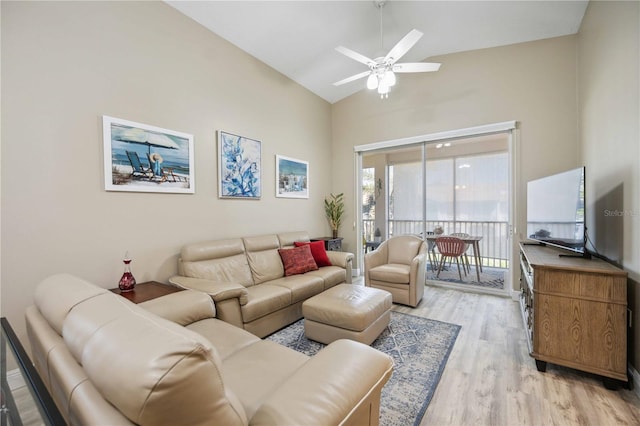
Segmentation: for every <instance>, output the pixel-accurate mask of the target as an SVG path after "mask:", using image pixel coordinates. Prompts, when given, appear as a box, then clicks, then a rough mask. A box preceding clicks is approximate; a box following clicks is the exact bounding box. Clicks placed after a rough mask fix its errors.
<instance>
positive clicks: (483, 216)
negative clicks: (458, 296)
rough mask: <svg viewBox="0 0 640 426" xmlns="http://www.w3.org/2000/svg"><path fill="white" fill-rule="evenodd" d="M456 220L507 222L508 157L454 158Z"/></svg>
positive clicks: (500, 155)
mask: <svg viewBox="0 0 640 426" xmlns="http://www.w3.org/2000/svg"><path fill="white" fill-rule="evenodd" d="M455 164H456V185H455V191H456V220H460V221H478V222H480V221H488V222H493V221H502V222H506V221H507V220H508V215H509V214H508V202H509V199H508V189H509V188H508V187H507V183H508V176H507V174H508V163H507V153H497V154H487V155H476V156H473V157H458V158H456V163H455Z"/></svg>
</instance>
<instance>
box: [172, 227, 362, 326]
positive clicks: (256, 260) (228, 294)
mask: <svg viewBox="0 0 640 426" xmlns="http://www.w3.org/2000/svg"><path fill="white" fill-rule="evenodd" d="M295 241H301V242H302V241H309V235H308V234H307V233H306V232H288V233H283V234H270V235H260V236H254V237H243V238H234V239H226V240H215V241H205V242H200V243H194V244H188V245H185V246H184V247H183V248H182V250H181V253H180V259H179V260H178V274H179V275H178V276H175V277H172V278H171V279H170V280H169V281H170V282H171V283H173V284H175V285H177V286H179V287H182V288H186V289H193V290H199V291H203V292H205V293H208V294H209V295H211V297H212V298H213V300H214V301H215V304H216V310H217V316H218V318H219V319H221V320H223V321H226V322H228V323H230V324H233V325H235V326H237V327H240V328H244V329H245V330H248V331H250V332H251V333H253V334H255V335H256V336H258V337H264V336H267V335H269V334H271V333H273V332H274V331H276V330H278V329H280V328H282V327H285V326H287V325H289V324H291V323H293V322H295V321H297V320H299V319H300V318H302V303H303V302H304V301H305V300H307V299H308V298H310V297H312V296H315V295H316V294H319V293H322V292H323V291H324V290H327V289H328V288H331V287H333V286H335V285H337V284H342V283H351V272H352V261H353V254H351V253H345V252H336V251H328V252H327V256H328V257H329V260H330V261H331V264H332V266H323V267H320V268H319V269H318V270H316V271H310V272H306V273H304V274H301V275H291V276H285V273H284V267H283V264H282V260H281V258H280V254H279V253H278V249H280V248H291V247H293V246H294V242H295Z"/></svg>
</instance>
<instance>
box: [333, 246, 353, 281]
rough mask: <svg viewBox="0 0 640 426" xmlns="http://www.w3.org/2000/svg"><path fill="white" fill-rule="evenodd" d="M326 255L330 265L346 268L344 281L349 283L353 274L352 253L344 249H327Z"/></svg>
mask: <svg viewBox="0 0 640 426" xmlns="http://www.w3.org/2000/svg"><path fill="white" fill-rule="evenodd" d="M327 257H329V262H331V264H332V265H334V266H338V267H340V268H344V269H345V270H346V274H347V276H346V282H347V283H348V284H351V281H352V276H353V253H349V252H346V251H331V250H330V251H327Z"/></svg>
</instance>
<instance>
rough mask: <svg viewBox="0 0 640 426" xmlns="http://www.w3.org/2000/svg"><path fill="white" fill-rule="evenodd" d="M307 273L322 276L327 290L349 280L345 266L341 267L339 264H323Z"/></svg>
mask: <svg viewBox="0 0 640 426" xmlns="http://www.w3.org/2000/svg"><path fill="white" fill-rule="evenodd" d="M305 275H313V276H314V277H320V278H322V280H323V281H324V289H325V290H326V289H328V288H331V287H333V286H335V285H337V284H341V283H344V282H346V281H347V278H346V276H347V273H346V271H345V270H344V268H340V267H338V266H323V267H322V268H318V270H317V271H310V272H307V273H306V274H305Z"/></svg>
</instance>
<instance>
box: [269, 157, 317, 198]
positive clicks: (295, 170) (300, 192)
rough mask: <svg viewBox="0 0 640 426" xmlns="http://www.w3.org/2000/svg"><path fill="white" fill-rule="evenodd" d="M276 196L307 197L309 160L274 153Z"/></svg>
mask: <svg viewBox="0 0 640 426" xmlns="http://www.w3.org/2000/svg"><path fill="white" fill-rule="evenodd" d="M276 197H282V198H309V162H308V161H303V160H296V159H295V158H289V157H284V156H282V155H276Z"/></svg>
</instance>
